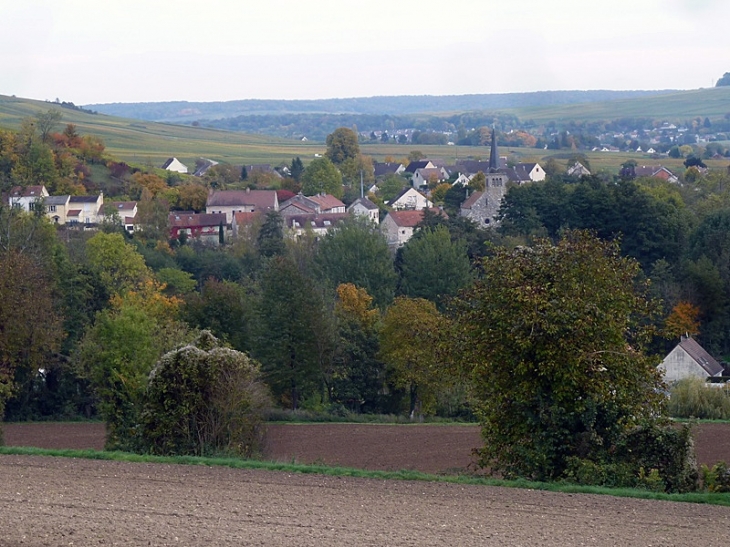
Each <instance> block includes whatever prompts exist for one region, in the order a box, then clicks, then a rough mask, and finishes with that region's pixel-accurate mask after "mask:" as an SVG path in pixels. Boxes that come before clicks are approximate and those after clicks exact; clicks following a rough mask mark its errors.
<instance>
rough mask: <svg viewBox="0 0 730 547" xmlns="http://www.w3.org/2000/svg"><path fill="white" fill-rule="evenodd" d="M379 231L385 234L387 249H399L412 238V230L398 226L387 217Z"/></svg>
mask: <svg viewBox="0 0 730 547" xmlns="http://www.w3.org/2000/svg"><path fill="white" fill-rule="evenodd" d="M380 230H381V231H382V232H383V234H385V240H386V241H387V242H388V246H389V247H396V248H397V247H401V246H403V245H405V244H406V242H407V241H408V240H409V239H411V237H413V228H409V227H407V226H398V225H397V224H396V223H395V221H393V219H392V218H391V217H390V215H388V216H387V217H385V220H384V221H383V222H382V224H381V225H380Z"/></svg>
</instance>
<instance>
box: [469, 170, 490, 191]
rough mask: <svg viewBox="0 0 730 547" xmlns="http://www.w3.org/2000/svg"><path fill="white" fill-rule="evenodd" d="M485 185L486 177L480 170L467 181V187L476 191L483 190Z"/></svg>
mask: <svg viewBox="0 0 730 547" xmlns="http://www.w3.org/2000/svg"><path fill="white" fill-rule="evenodd" d="M486 185H487V177H486V176H485V175H484V173H482V172H481V171H479V172H478V173H477V174H476V175H474V176H473V177H472V178H471V180H470V181H469V189H470V190H472V191H476V192H483V191H484V188H485V186H486Z"/></svg>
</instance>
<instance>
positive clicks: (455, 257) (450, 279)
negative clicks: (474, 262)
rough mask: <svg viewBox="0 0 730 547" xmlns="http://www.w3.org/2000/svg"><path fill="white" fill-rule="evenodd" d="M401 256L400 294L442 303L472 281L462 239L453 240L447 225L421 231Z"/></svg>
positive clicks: (402, 250) (409, 242) (407, 244)
mask: <svg viewBox="0 0 730 547" xmlns="http://www.w3.org/2000/svg"><path fill="white" fill-rule="evenodd" d="M399 253H400V261H399V267H400V274H401V281H400V292H401V293H402V294H404V295H406V296H410V297H411V298H425V299H426V300H431V301H432V302H436V303H442V302H443V299H444V298H447V297H450V296H456V293H457V292H458V291H459V290H461V289H463V288H465V287H466V286H467V285H469V283H470V282H471V281H472V272H471V265H470V263H469V256H468V255H467V252H466V243H465V242H464V241H463V240H457V241H453V242H452V240H451V236H450V234H449V231H448V229H447V228H446V227H445V226H438V227H437V228H435V229H433V230H429V229H425V230H419V231H418V232H417V233H416V235H415V236H414V237H412V238H411V239H410V240H409V241H408V242H407V243H406V244H405V246H404V247H402V248H401V249H400V250H399Z"/></svg>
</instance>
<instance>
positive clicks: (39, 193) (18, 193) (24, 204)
mask: <svg viewBox="0 0 730 547" xmlns="http://www.w3.org/2000/svg"><path fill="white" fill-rule="evenodd" d="M47 197H48V190H46V187H45V186H43V185H40V186H26V187H25V188H23V187H22V186H16V187H15V188H13V189H12V190H10V194H9V195H8V205H10V207H13V208H15V209H22V210H23V211H25V212H26V213H29V212H30V211H31V210H33V208H34V206H35V204H37V203H39V202H41V201H44V200H45V198H47Z"/></svg>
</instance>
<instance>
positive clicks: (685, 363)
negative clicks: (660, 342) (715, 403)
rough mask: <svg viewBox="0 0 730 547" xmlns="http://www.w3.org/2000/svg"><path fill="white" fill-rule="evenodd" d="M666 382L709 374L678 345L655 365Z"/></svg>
mask: <svg viewBox="0 0 730 547" xmlns="http://www.w3.org/2000/svg"><path fill="white" fill-rule="evenodd" d="M657 368H658V369H659V371H660V372H661V373H662V375H663V376H664V381H665V382H666V383H668V384H671V383H673V382H678V381H679V380H683V379H684V378H702V379H705V378H707V377H708V376H709V375H708V374H707V372H706V371H705V369H703V368H702V367H701V366H700V365H699V364H697V362H696V361H695V360H694V359H692V357H690V356H689V354H688V353H687V352H686V351H684V350H683V349H682V348H681V347H680V346H677V347H676V348H674V349H673V350H672V351H671V352H670V353H669V355H667V356H666V357H665V358H664V361H662V362H661V364H660V365H659V366H658V367H657Z"/></svg>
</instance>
